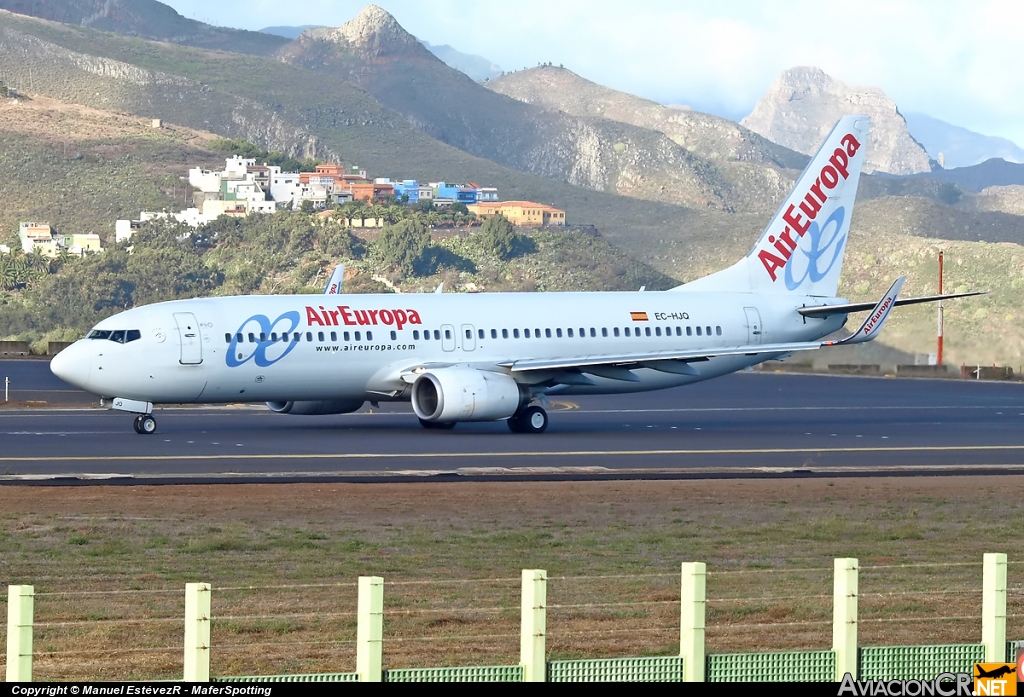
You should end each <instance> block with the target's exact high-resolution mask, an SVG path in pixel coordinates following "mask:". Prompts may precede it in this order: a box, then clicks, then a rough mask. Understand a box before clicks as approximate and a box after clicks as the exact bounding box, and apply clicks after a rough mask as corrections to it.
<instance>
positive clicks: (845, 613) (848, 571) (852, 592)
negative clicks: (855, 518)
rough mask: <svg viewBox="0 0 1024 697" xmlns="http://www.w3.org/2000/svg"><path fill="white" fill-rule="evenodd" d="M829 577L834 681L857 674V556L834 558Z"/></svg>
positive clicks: (840, 680)
mask: <svg viewBox="0 0 1024 697" xmlns="http://www.w3.org/2000/svg"><path fill="white" fill-rule="evenodd" d="M833 564H834V566H833V569H834V571H833V574H834V576H833V581H832V650H833V651H834V652H835V654H836V682H842V680H843V676H844V675H846V674H847V673H849V674H850V675H852V676H853V677H854V678H856V677H857V594H858V591H857V560H856V559H852V558H843V559H835V560H834V562H833Z"/></svg>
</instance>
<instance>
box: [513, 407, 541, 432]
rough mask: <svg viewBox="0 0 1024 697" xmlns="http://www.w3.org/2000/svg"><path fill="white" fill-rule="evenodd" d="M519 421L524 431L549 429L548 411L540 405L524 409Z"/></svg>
mask: <svg viewBox="0 0 1024 697" xmlns="http://www.w3.org/2000/svg"><path fill="white" fill-rule="evenodd" d="M518 421H519V427H520V428H522V429H523V430H522V431H521V432H522V433H544V431H546V430H548V413H547V412H546V411H544V409H542V408H541V407H538V406H532V407H526V409H523V411H522V413H521V414H520V415H519V419H518Z"/></svg>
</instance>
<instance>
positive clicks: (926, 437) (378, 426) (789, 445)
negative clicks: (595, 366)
mask: <svg viewBox="0 0 1024 697" xmlns="http://www.w3.org/2000/svg"><path fill="white" fill-rule="evenodd" d="M0 363H3V364H9V363H19V362H17V361H4V362H0ZM20 363H26V364H27V363H36V365H33V366H28V367H26V368H24V370H23V371H22V374H21V376H20V378H21V379H23V380H25V381H26V382H27V383H29V384H39V386H40V389H42V388H45V389H48V390H50V391H51V392H53V393H55V394H58V393H60V392H59V390H61V389H64V388H62V387H61V385H62V383H60V384H56V383H59V382H60V381H58V380H57V379H56V378H52V380H54V381H56V383H52V382H47V381H46V379H45V378H42V377H40V378H39V379H38V380H36V381H35V382H33V380H32V379H31V374H32V373H38V372H40V371H39V368H40V367H42V368H46V364H45V363H39V362H31V361H24V362H20ZM4 368H8V369H9V368H10V366H8V365H0V369H4ZM8 372H10V371H8ZM47 373H48V370H47ZM64 387H65V388H66V387H67V386H64ZM62 394H65V395H66V396H68V397H69V399H68V400H67V402H68V403H76V402H77V403H80V404H88V403H95V399H94V398H91V397H88V396H86V395H83V394H81V393H79V394H78V395H74V394H70V393H62ZM549 411H550V415H551V422H550V427H549V429H548V431H547V433H545V434H543V435H539V436H537V435H522V434H512V433H510V432H509V431H508V429H507V428H506V426H505V424H504V423H503V422H496V423H472V424H470V423H467V424H459V425H458V426H457V427H456V428H455V429H454V430H451V431H425V430H424V429H422V428H420V426H419V425H418V423H417V421H416V418H415V417H414V416H413V414H412V413H411V409H410V407H409V406H408V405H387V404H382V405H381V408H379V409H377V408H370V407H369V405H367V407H366V408H364V410H363V411H362V412H360V413H356V414H346V415H336V416H321V417H302V416H287V415H279V414H274V413H271V412H270V411H268V410H266V409H265V408H264V407H262V406H246V407H241V406H237V407H219V408H203V407H185V408H169V409H158V410H157V411H156V412H155V414H154V415H155V416H156V418H157V422H158V430H157V433H156V434H155V435H152V436H139V435H137V434H136V433H135V432H134V431H133V430H132V427H131V418H132V417H131V416H130V415H128V414H124V413H120V412H109V411H102V410H97V409H95V408H81V409H69V410H57V409H24V410H2V411H0V443H2V447H0V470H2V471H3V472H4V474H3V476H2V477H0V479H2V480H4V481H8V482H11V481H19V482H24V481H53V480H54V478H55V477H56V478H61V479H63V480H66V481H77V480H88V481H126V480H125V479H124V478H132V479H133V480H137V479H145V480H146V481H154V482H156V481H160V482H177V481H196V480H198V481H268V480H273V481H282V480H286V481H290V480H296V479H303V480H309V479H324V480H327V479H349V480H354V481H363V480H377V479H380V478H387V479H391V480H395V479H406V478H412V479H416V480H421V479H422V478H424V477H440V478H445V477H455V478H492V477H495V476H498V477H507V478H515V479H522V478H530V479H535V478H544V477H549V478H622V477H630V478H634V477H641V476H642V477H652V478H654V477H708V476H751V475H754V476H814V475H818V476H823V475H828V476H834V475H838V474H846V475H850V474H866V473H876V474H877V473H890V474H895V473H901V474H906V473H908V472H909V473H939V472H950V471H964V472H971V473H978V472H983V471H992V472H1018V471H1019V472H1021V473H1024V385H1021V384H1019V383H1012V384H1007V383H993V382H971V381H959V380H909V379H908V380H893V379H881V378H857V377H830V376H811V375H778V374H762V373H740V374H736V375H731V376H726V377H724V378H720V379H717V380H711V381H709V382H706V383H700V384H698V385H693V386H689V387H683V388H678V389H674V390H666V391H662V392H654V393H648V394H635V395H623V396H608V397H585V398H565V399H553V400H552V401H551V404H550V405H549Z"/></svg>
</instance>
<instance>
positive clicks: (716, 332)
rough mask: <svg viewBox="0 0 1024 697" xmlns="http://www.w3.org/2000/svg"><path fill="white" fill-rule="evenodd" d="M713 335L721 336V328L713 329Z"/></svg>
mask: <svg viewBox="0 0 1024 697" xmlns="http://www.w3.org/2000/svg"><path fill="white" fill-rule="evenodd" d="M715 334H717V335H718V336H722V328H721V327H715Z"/></svg>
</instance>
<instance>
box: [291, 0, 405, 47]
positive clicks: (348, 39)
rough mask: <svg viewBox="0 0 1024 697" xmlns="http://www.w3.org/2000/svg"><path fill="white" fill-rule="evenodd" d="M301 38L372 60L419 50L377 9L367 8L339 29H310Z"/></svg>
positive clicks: (396, 25) (395, 24)
mask: <svg viewBox="0 0 1024 697" xmlns="http://www.w3.org/2000/svg"><path fill="white" fill-rule="evenodd" d="M302 36H304V37H309V38H313V39H326V40H329V41H335V42H337V43H344V44H348V45H349V46H352V47H353V48H355V49H358V50H359V51H360V52H361V53H363V54H364V55H367V56H370V57H373V56H379V55H383V54H387V53H399V52H402V51H404V50H407V49H408V48H410V47H416V48H419V47H420V43H419V41H418V40H417V39H416V37H414V36H413V35H412V34H410V33H409V32H407V31H406V30H405V29H403V28H402V25H401V24H399V23H398V20H396V19H395V18H394V17H393V16H391V14H390V13H388V12H387V11H385V10H383V9H381V8H380V7H377V6H376V5H367V6H366V7H364V8H363V9H362V10H361V11H360V12H359V14H358V15H356V16H355V17H353V18H352V19H351V20H349V21H348V22H345V23H344V24H342V25H341V26H340V27H336V28H333V29H332V28H318V29H310V30H308V31H305V32H303V33H302Z"/></svg>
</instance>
